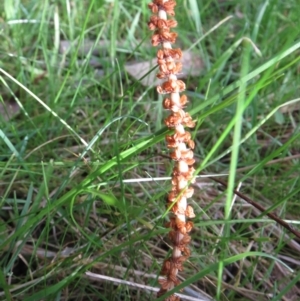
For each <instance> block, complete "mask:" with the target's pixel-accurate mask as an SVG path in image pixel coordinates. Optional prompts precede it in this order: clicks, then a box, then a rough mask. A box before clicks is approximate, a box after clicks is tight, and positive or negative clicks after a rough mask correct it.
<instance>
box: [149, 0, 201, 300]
mask: <svg viewBox="0 0 300 301" xmlns="http://www.w3.org/2000/svg"><path fill="white" fill-rule="evenodd" d="M148 6H149V9H150V10H151V11H152V13H153V15H152V16H151V17H150V21H149V22H148V27H149V29H150V30H153V31H154V33H153V36H152V39H151V43H152V45H153V46H155V47H156V46H160V47H161V48H160V49H158V51H157V64H158V67H159V72H158V74H157V77H158V78H159V79H164V80H165V81H164V82H163V83H162V84H161V85H159V86H158V87H157V92H158V93H159V94H167V97H166V98H165V99H164V101H163V107H164V109H166V110H169V112H170V114H169V116H168V117H167V118H166V119H165V120H164V123H165V125H166V126H167V127H168V128H170V129H173V130H174V134H173V135H171V136H169V135H167V136H166V143H167V147H168V148H169V149H171V151H170V157H171V158H172V159H173V160H174V168H173V173H172V188H171V191H170V192H169V194H168V196H167V208H168V210H170V212H171V214H172V216H171V217H170V222H169V223H168V224H167V227H168V228H170V233H169V239H170V241H171V243H172V245H173V251H172V255H171V257H170V258H167V259H165V261H164V263H163V266H162V269H161V275H163V276H164V277H165V278H164V279H161V280H159V283H160V285H161V288H160V291H159V292H158V294H157V296H158V297H160V296H162V295H164V294H165V293H166V292H168V291H169V290H171V289H173V288H174V287H175V286H177V285H178V284H179V283H180V281H179V279H178V278H177V274H178V272H179V271H182V270H183V263H184V261H186V260H187V259H188V257H189V256H190V249H189V247H188V245H189V243H190V241H191V237H190V236H189V234H188V233H189V232H190V231H191V230H192V228H193V223H192V222H191V221H189V220H187V219H190V218H193V217H195V214H194V210H193V208H192V207H191V206H190V205H189V204H188V201H187V200H188V199H189V198H191V197H192V195H193V193H194V189H193V188H191V187H187V186H188V184H189V183H193V182H194V168H193V164H194V162H195V159H194V152H193V148H194V147H195V143H194V141H193V140H192V139H191V134H190V133H189V132H188V131H186V128H193V127H195V121H194V120H193V119H192V117H191V116H190V114H189V113H187V112H185V111H184V108H185V106H186V104H187V102H188V99H187V97H186V95H180V93H182V92H183V91H184V90H185V83H184V82H183V81H182V80H178V79H177V75H178V74H179V73H180V72H181V69H182V63H181V62H180V59H181V58H182V51H181V49H179V48H177V49H173V48H172V44H174V43H175V42H176V38H177V33H175V32H173V31H172V28H174V27H176V26H177V22H176V20H174V19H172V18H171V19H168V18H167V17H168V16H171V17H173V16H175V12H174V8H175V6H176V2H175V1H174V0H153V1H152V3H150V4H149V5H148ZM179 300H180V299H179V297H178V296H176V295H172V296H169V297H167V298H166V299H165V301H179Z"/></svg>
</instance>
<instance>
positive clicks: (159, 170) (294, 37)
mask: <svg viewBox="0 0 300 301" xmlns="http://www.w3.org/2000/svg"><path fill="white" fill-rule="evenodd" d="M298 11H299V5H298V3H297V1H296V0H290V1H280V0H269V1H261V0H257V1H255V2H253V1H252V2H251V1H202V0H186V1H179V0H178V5H177V14H176V19H177V21H178V23H179V25H178V28H177V29H176V31H177V32H178V34H179V38H178V44H177V45H180V46H181V48H182V49H183V50H187V49H190V50H191V51H193V52H194V53H195V54H196V55H197V56H198V57H199V58H201V60H202V61H203V64H204V68H203V70H201V74H200V75H199V76H187V78H186V83H187V95H188V97H189V101H190V102H189V106H188V110H189V112H191V114H192V115H193V118H195V119H196V120H197V128H196V129H195V130H194V131H193V137H194V139H195V142H196V148H195V156H196V160H197V163H196V164H195V168H196V169H197V174H198V175H199V177H198V178H197V181H196V183H195V184H194V188H195V191H196V193H195V194H194V197H193V199H192V201H191V203H192V205H193V207H194V209H195V212H196V218H195V219H194V223H195V228H194V230H193V232H192V239H193V240H192V244H191V250H192V256H191V257H190V259H189V261H188V262H187V263H186V265H185V270H184V272H182V273H181V276H182V277H183V278H182V282H183V284H182V287H184V286H186V285H189V290H188V291H184V292H183V293H185V294H190V293H191V291H192V293H194V294H197V293H202V294H204V293H205V294H207V296H210V297H211V298H212V299H213V300H230V301H233V300H237V301H238V300H256V301H259V300H273V301H276V300H278V301H279V300H286V301H289V300H298V299H299V298H300V294H299V283H300V282H299V281H300V270H299V255H298V254H299V250H300V240H299V238H295V236H294V235H293V234H291V233H290V232H289V231H288V230H286V229H284V228H282V227H281V226H280V225H278V224H277V223H275V222H274V221H273V220H272V219H270V218H268V217H267V216H266V215H265V214H263V213H261V212H260V211H259V210H257V209H255V208H254V207H252V206H251V205H248V204H247V203H246V202H245V201H244V200H242V199H241V198H239V197H236V196H235V195H234V193H233V192H232V191H233V189H234V188H237V189H238V190H239V191H240V192H241V193H243V194H244V195H246V196H248V197H249V198H251V199H253V200H254V201H255V202H257V203H259V204H260V205H262V206H263V207H264V208H265V209H266V210H267V211H268V210H269V209H270V210H269V211H270V212H273V213H276V214H277V215H278V216H280V218H281V219H284V220H285V221H287V222H288V223H290V224H291V225H292V226H293V227H295V228H296V229H297V228H298V229H299V196H300V189H299V187H300V180H299V176H298V175H299V171H300V164H299V157H300V155H299V149H300V134H299V133H300V131H299V123H298V122H300V120H299V110H300V103H299V100H300V98H299V86H300V81H299V67H298V66H299V60H300V59H299V49H300V30H299V28H300V24H299V21H298V19H299V16H298V15H299V13H298ZM0 12H1V13H0V14H1V15H0V37H1V44H0V80H1V86H0V87H1V93H0V97H1V98H0V103H1V111H0V195H1V198H0V206H1V211H0V262H1V264H0V266H1V270H0V300H30V301H31V300H109V301H113V300H154V299H155V293H153V292H152V291H150V289H148V288H147V287H145V288H138V289H136V288H133V287H132V286H130V285H129V284H128V283H121V284H116V283H114V282H113V281H112V280H109V279H95V278H93V277H92V276H91V274H86V272H92V273H94V274H97V275H102V276H110V277H114V278H117V279H119V280H126V281H129V282H131V283H138V284H142V285H148V286H154V287H158V283H157V277H158V273H159V270H160V267H161V264H162V261H163V259H164V258H165V257H166V256H167V253H168V252H170V248H169V242H168V239H167V232H168V230H167V229H165V227H164V224H165V222H166V219H167V212H166V209H165V196H166V193H167V191H168V189H169V187H170V181H169V180H168V179H165V178H164V177H167V176H169V175H170V173H171V168H172V162H171V161H170V160H169V159H168V157H167V155H168V151H167V148H166V145H165V143H164V136H165V134H166V131H167V130H166V128H165V127H164V125H163V118H164V116H166V112H164V111H163V110H162V107H161V97H160V96H158V95H157V93H156V91H155V89H153V88H151V87H144V86H143V85H142V84H141V83H140V81H139V80H138V79H135V78H133V77H131V76H130V75H129V74H128V73H127V72H126V69H125V66H126V64H128V63H131V64H134V63H136V62H143V61H150V60H152V59H153V58H154V57H155V49H153V48H152V47H151V46H150V37H151V33H150V32H149V30H148V28H147V20H148V19H149V17H150V11H148V9H147V1H140V2H137V1H134V0H129V1H123V0H118V1H101V0H100V1H98V0H97V1H96V0H94V1H78V0H74V1H69V0H57V1H47V0H46V1H32V0H26V1H25V0H24V1H12V0H4V1H3V2H1V4H0ZM230 15H231V16H232V18H228V19H226V18H227V17H228V16H230ZM222 21H223V22H222ZM216 25H217V26H216ZM64 45H67V46H64ZM63 46H64V47H63ZM152 72H156V71H155V70H154V71H152ZM145 73H146V71H145ZM17 104H18V105H19V107H20V109H18V107H17ZM11 107H13V108H15V111H16V112H17V113H16V114H15V115H13V116H11V115H10V109H11ZM205 175H215V176H217V177H219V178H222V179H223V181H225V182H227V183H228V186H229V188H228V190H226V189H225V188H223V187H222V186H220V185H218V184H217V183H216V182H214V181H213V180H212V179H210V178H206V177H205ZM178 289H179V288H176V291H178ZM198 296H199V295H198ZM201 298H202V299H203V300H209V299H208V297H205V296H203V295H202V297H201ZM201 298H200V297H198V300H202V299H201ZM205 298H206V299H205ZM293 298H295V299H293Z"/></svg>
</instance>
